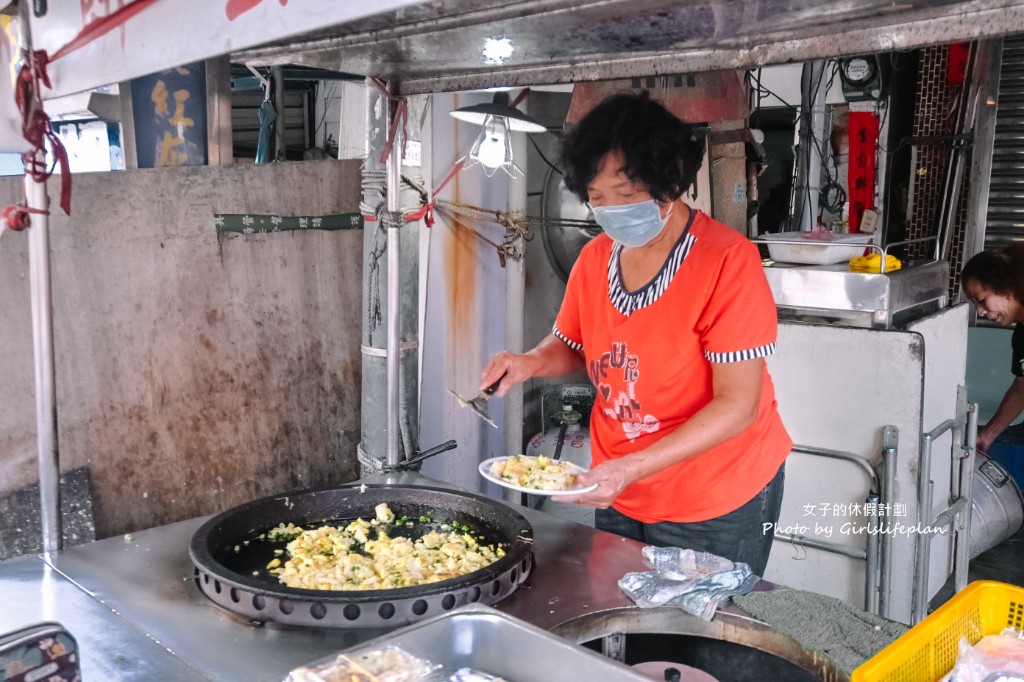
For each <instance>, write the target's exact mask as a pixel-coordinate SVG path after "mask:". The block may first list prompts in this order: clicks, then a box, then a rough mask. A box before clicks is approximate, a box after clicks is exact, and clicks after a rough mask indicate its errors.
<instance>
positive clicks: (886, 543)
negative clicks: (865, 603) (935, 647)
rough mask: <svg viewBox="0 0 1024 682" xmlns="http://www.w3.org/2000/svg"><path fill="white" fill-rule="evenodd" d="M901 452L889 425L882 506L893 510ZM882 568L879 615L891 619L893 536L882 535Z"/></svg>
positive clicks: (884, 445) (884, 447)
mask: <svg viewBox="0 0 1024 682" xmlns="http://www.w3.org/2000/svg"><path fill="white" fill-rule="evenodd" d="M898 450H899V429H897V428H896V427H895V426H892V425H887V426H886V427H885V429H884V430H883V432H882V504H884V505H886V506H885V508H886V509H892V505H893V504H894V503H895V501H896V493H895V491H894V489H893V488H894V486H895V485H896V454H897V452H898ZM879 554H880V557H879V561H880V562H881V567H880V570H879V573H880V575H879V577H878V613H879V615H880V616H882V617H884V618H889V611H890V608H891V604H892V602H891V600H890V594H889V592H890V590H891V585H892V536H891V535H890V534H889V533H883V534H882V542H881V546H880V547H879Z"/></svg>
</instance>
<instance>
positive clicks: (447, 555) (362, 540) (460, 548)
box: [267, 504, 505, 590]
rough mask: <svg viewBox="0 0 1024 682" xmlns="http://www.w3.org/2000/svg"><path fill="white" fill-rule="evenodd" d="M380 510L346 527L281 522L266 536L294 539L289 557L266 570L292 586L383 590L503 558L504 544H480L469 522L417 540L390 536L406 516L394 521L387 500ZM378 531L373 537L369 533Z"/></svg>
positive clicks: (456, 573)
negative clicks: (469, 526) (466, 524)
mask: <svg viewBox="0 0 1024 682" xmlns="http://www.w3.org/2000/svg"><path fill="white" fill-rule="evenodd" d="M376 512H377V518H376V519H374V520H373V521H366V520H364V519H356V520H355V521H353V522H352V523H350V524H349V525H348V526H346V527H345V528H340V527H334V526H321V527H319V528H314V529H312V530H305V529H302V528H300V527H298V526H294V525H292V524H289V525H288V526H285V525H284V524H282V525H280V526H278V527H277V528H275V529H273V530H271V531H270V532H269V533H268V534H267V535H268V537H270V538H271V539H273V538H275V537H276V538H282V537H293V538H294V539H292V540H291V541H290V542H289V543H288V545H287V548H286V550H287V554H288V557H289V558H288V559H287V560H286V561H284V562H283V563H282V562H281V559H274V560H273V561H271V562H270V563H269V564H268V565H267V568H268V569H270V572H271V573H272V574H274V575H276V576H277V577H278V579H279V580H280V581H281V582H282V583H284V584H285V585H287V586H288V587H299V588H303V589H307V590H384V589H392V588H396V587H411V586H414V585H423V584H425V583H435V582H438V581H440V580H448V579H449V578H457V577H458V576H461V575H465V574H467V573H471V572H473V571H476V570H478V569H480V568H483V567H484V566H487V565H489V564H492V563H494V562H495V561H497V560H498V559H500V558H501V557H503V556H505V551H504V550H503V549H501V548H500V547H498V548H495V547H494V546H493V545H487V546H484V545H481V544H479V542H478V540H477V538H476V537H474V536H472V535H470V534H469V532H468V531H469V528H468V526H464V525H463V526H459V524H457V523H454V525H455V529H454V530H452V531H451V532H446V531H440V532H439V531H436V530H432V531H430V532H428V533H426V534H425V535H423V536H422V537H418V538H415V539H411V538H407V537H401V536H396V537H391V536H390V535H388V532H387V531H388V529H389V528H391V527H392V526H398V525H406V524H405V523H404V521H403V520H402V519H399V521H402V523H396V520H395V515H394V513H393V512H392V511H391V510H390V509H389V508H388V507H387V505H386V504H380V505H377V507H376ZM408 525H412V524H408ZM442 528H444V526H442ZM374 529H376V531H377V532H376V537H375V538H373V537H371V535H372V534H373V531H374Z"/></svg>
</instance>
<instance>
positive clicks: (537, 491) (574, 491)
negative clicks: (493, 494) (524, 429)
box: [479, 455, 597, 495]
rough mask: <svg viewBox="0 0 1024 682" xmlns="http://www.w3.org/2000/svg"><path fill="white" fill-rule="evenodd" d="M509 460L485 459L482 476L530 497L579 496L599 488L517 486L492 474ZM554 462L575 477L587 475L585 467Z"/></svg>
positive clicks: (502, 458)
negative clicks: (558, 488) (494, 469)
mask: <svg viewBox="0 0 1024 682" xmlns="http://www.w3.org/2000/svg"><path fill="white" fill-rule="evenodd" d="M520 456H521V457H525V455H520ZM509 459H511V458H510V457H491V458H490V459H485V460H484V461H482V462H480V466H479V470H480V475H481V476H483V477H484V478H486V479H487V480H488V481H490V482H491V483H495V484H497V485H500V486H502V487H504V488H511V489H512V490H518V491H519V492H523V493H528V494H530V495H579V494H580V493H587V492H590V491H591V490H595V489H596V488H597V484H596V483H595V484H593V485H588V486H584V487H575V488H568V489H565V490H544V489H542V488H531V487H530V486H525V485H516V484H515V483H512V482H511V481H506V480H505V479H503V478H501V477H500V476H497V475H495V474H494V473H493V472H492V468H493V467H494V465H495V464H499V463H504V462H505V461H507V460H509ZM531 459H536V458H535V457H534V458H531ZM552 461H554V462H558V464H559V465H560V466H562V467H564V468H565V469H566V470H567V473H570V474H575V475H577V476H578V475H579V474H585V473H586V472H587V470H586V469H584V468H583V467H581V466H579V465H578V464H574V463H572V462H568V461H566V460H552Z"/></svg>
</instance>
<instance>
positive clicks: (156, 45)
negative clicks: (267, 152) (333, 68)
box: [31, 0, 422, 99]
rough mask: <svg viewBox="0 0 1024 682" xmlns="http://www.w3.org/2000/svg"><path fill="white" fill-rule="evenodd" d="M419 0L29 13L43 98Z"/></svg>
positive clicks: (136, 3)
mask: <svg viewBox="0 0 1024 682" xmlns="http://www.w3.org/2000/svg"><path fill="white" fill-rule="evenodd" d="M421 1H422V0H374V1H373V2H349V1H347V0H341V1H340V0H77V2H76V1H75V0H60V1H59V2H49V3H46V4H47V5H48V10H47V12H46V14H45V15H43V16H41V17H36V16H33V17H32V19H31V28H32V42H33V45H32V47H33V49H35V50H44V51H45V52H46V54H47V55H49V57H50V63H49V65H48V67H47V69H48V73H49V77H50V83H51V86H52V87H51V88H50V89H49V90H46V91H44V93H43V97H44V99H51V98H53V97H59V96H62V95H70V94H73V93H76V92H81V91H83V90H90V89H92V88H96V87H99V86H102V85H109V84H111V83H117V82H121V81H126V80H130V79H132V78H136V77H138V76H145V75H147V74H151V73H155V72H157V71H163V70H165V69H170V68H174V67H176V66H180V65H182V64H187V63H190V62H195V61H199V60H201V59H209V58H211V57H216V56H219V55H223V54H228V53H231V52H235V51H238V50H243V49H247V48H251V47H256V46H258V45H263V44H266V43H269V42H272V41H277V40H283V39H287V38H292V37H295V36H299V35H301V34H303V33H307V32H309V31H313V30H316V29H321V28H326V27H329V26H336V25H338V24H343V23H346V22H349V21H353V20H355V19H359V18H362V17H365V16H370V15H373V14H379V13H381V12H386V11H388V10H392V9H394V8H396V7H403V6H406V5H415V4H418V3H419V2H421Z"/></svg>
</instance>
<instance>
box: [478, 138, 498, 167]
mask: <svg viewBox="0 0 1024 682" xmlns="http://www.w3.org/2000/svg"><path fill="white" fill-rule="evenodd" d="M476 154H477V161H479V162H480V165H482V166H484V167H485V168H500V167H501V166H502V164H504V163H505V140H504V139H503V138H502V136H501V135H500V134H498V133H496V132H492V133H488V135H487V137H486V138H485V139H484V140H482V141H481V142H480V147H479V148H478V149H477V153H476Z"/></svg>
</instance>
